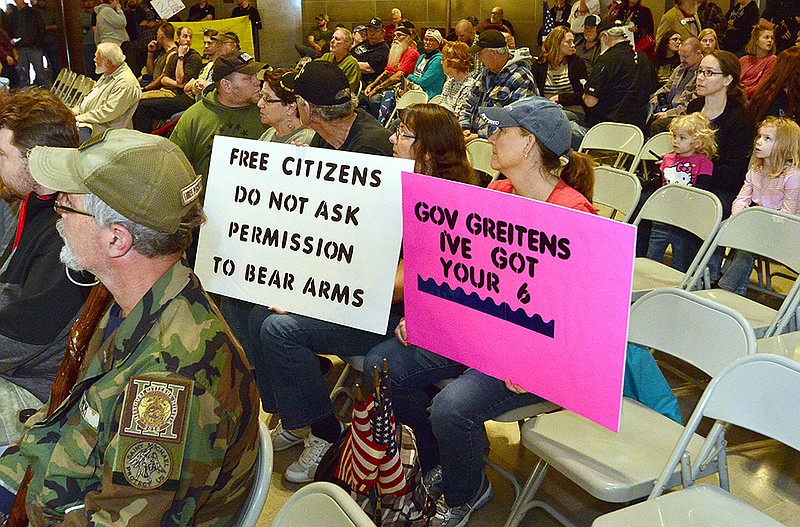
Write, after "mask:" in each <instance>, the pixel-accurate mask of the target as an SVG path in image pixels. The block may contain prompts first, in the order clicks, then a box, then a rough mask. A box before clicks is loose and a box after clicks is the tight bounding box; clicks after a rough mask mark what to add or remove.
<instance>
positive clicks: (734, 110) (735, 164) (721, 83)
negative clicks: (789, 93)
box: [686, 50, 756, 280]
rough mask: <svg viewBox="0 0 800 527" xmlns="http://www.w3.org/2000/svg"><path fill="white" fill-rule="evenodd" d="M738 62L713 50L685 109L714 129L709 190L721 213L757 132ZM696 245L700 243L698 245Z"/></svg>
mask: <svg viewBox="0 0 800 527" xmlns="http://www.w3.org/2000/svg"><path fill="white" fill-rule="evenodd" d="M741 72H742V70H741V65H740V64H739V59H737V58H736V55H734V54H733V53H730V52H728V51H721V50H716V51H712V52H711V53H709V54H708V55H706V56H705V57H703V60H701V61H700V66H698V68H697V98H696V99H695V100H693V101H692V102H690V103H689V105H688V106H687V107H686V113H687V114H690V113H694V112H701V113H702V114H703V115H705V116H706V117H707V118H708V119H709V121H711V128H713V129H714V130H716V132H717V155H716V156H715V157H714V158H713V159H712V161H713V162H714V170H713V172H712V174H711V185H710V187H709V190H710V191H711V192H713V193H714V194H715V195H716V196H717V197H718V198H719V200H720V202H721V203H722V217H723V218H727V217H728V216H730V214H731V204H732V203H733V200H734V198H736V195H737V194H738V193H739V189H741V188H742V185H743V184H744V176H745V174H746V173H747V166H748V163H749V161H750V157H749V154H750V149H751V147H752V144H753V139H754V138H755V135H756V127H755V123H754V122H753V119H752V117H750V114H749V113H748V112H747V109H746V108H745V107H744V104H743V103H742V100H743V98H744V96H743V94H742V90H741V89H740V88H739V78H740V75H741ZM698 247H699V246H698ZM721 264H722V254H718V255H715V256H714V258H712V259H711V262H710V263H709V266H710V268H711V278H712V280H717V279H719V275H720V265H721Z"/></svg>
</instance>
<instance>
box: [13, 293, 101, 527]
mask: <svg viewBox="0 0 800 527" xmlns="http://www.w3.org/2000/svg"><path fill="white" fill-rule="evenodd" d="M110 299H111V293H109V292H108V289H106V288H105V286H104V285H103V284H98V285H96V286H94V288H92V292H91V293H89V297H88V298H87V299H86V304H85V305H84V306H83V312H81V316H80V317H78V320H77V321H76V322H75V325H74V326H72V330H70V332H69V340H67V349H66V351H64V358H63V359H62V360H61V366H60V367H59V368H58V373H56V378H55V380H54V381H53V386H52V388H50V404H49V406H48V407H47V415H48V417H49V416H50V415H52V414H53V412H55V411H56V408H58V407H59V406H61V403H62V402H64V400H65V399H66V398H67V396H69V393H70V391H71V390H72V387H73V386H75V381H76V380H77V379H78V372H79V371H80V369H81V364H82V363H83V358H84V356H85V355H86V348H88V347H89V341H91V339H92V335H94V332H95V330H96V329H97V325H98V324H99V323H100V319H101V318H102V317H103V313H105V311H106V308H107V307H108V302H109V300H110ZM32 477H33V468H32V467H30V466H29V467H28V470H27V471H26V472H25V478H24V479H23V480H22V483H21V484H20V486H19V490H18V491H17V496H16V498H14V504H13V505H12V506H11V512H10V513H9V515H8V519H7V520H6V527H25V526H26V525H28V514H27V511H26V510H25V502H26V498H27V495H28V484H29V483H30V481H31V478H32Z"/></svg>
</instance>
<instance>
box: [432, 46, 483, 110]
mask: <svg viewBox="0 0 800 527" xmlns="http://www.w3.org/2000/svg"><path fill="white" fill-rule="evenodd" d="M472 68H473V62H472V55H471V54H470V52H469V46H467V45H466V44H464V43H463V42H459V41H456V42H449V41H448V42H445V43H444V46H442V69H443V70H444V74H445V76H446V77H447V80H445V81H444V86H443V87H442V100H441V101H440V102H439V104H441V105H442V106H444V107H445V108H447V109H448V110H450V111H451V112H453V113H454V114H456V115H461V112H462V110H464V107H465V106H466V105H467V99H469V95H470V92H471V91H472V87H473V86H475V83H476V82H477V81H478V77H477V76H476V75H471V73H472Z"/></svg>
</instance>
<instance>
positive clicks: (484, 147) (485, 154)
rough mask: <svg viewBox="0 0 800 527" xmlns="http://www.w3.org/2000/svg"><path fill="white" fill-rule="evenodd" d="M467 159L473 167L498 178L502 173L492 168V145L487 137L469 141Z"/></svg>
mask: <svg viewBox="0 0 800 527" xmlns="http://www.w3.org/2000/svg"><path fill="white" fill-rule="evenodd" d="M467 159H469V162H470V164H471V165H472V168H474V169H475V170H480V171H481V172H485V173H486V174H489V175H490V176H492V179H494V178H496V177H497V175H498V174H499V173H500V172H499V171H497V170H495V169H494V168H492V145H490V144H489V141H487V140H486V139H475V140H473V141H470V142H469V143H467Z"/></svg>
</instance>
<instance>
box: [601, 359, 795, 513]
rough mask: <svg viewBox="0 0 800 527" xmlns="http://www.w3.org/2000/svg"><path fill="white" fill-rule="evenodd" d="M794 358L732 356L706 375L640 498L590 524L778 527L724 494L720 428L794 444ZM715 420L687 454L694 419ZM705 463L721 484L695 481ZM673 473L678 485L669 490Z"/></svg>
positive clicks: (697, 421) (723, 446)
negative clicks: (731, 427) (648, 490)
mask: <svg viewBox="0 0 800 527" xmlns="http://www.w3.org/2000/svg"><path fill="white" fill-rule="evenodd" d="M798 405H800V363H798V362H796V361H793V360H791V359H787V358H786V357H778V356H775V355H754V356H751V357H745V358H743V359H739V360H738V361H736V362H735V363H734V364H732V365H730V366H728V367H727V368H726V369H725V370H723V371H722V372H720V373H719V374H718V375H717V376H715V377H714V379H712V381H711V383H710V384H709V385H708V387H707V388H706V390H705V392H704V393H703V397H702V398H701V399H700V402H698V403H697V407H696V408H695V410H694V413H693V414H692V417H691V418H690V419H689V421H688V422H687V424H686V429H685V431H684V433H683V435H682V436H681V438H680V440H679V441H678V444H677V446H676V447H675V449H674V451H673V452H672V455H671V456H670V458H669V461H668V462H667V464H666V466H665V467H664V470H663V471H662V473H661V476H660V477H659V478H658V480H657V481H656V483H655V486H654V488H653V490H652V492H651V493H650V497H649V499H648V500H647V501H645V502H643V503H639V504H636V505H633V506H631V507H627V508H625V509H621V510H619V511H616V512H613V513H610V514H606V515H603V516H601V517H599V518H597V520H595V522H594V523H593V524H592V525H593V527H615V526H629V525H636V526H637V527H638V526H643V527H649V526H658V527H672V526H676V527H677V526H684V525H693V526H709V527H712V526H713V527H733V526H741V527H744V526H751V525H758V526H764V527H769V526H779V525H782V524H781V523H779V522H777V521H775V520H773V519H772V518H770V517H769V516H767V515H766V514H764V513H762V512H760V511H758V510H757V509H754V508H753V507H751V506H750V505H747V504H746V503H744V502H743V501H740V500H738V499H737V498H735V497H734V496H733V495H731V494H730V482H729V478H728V471H727V469H726V467H727V463H726V443H725V429H726V426H727V425H728V424H733V425H736V426H740V427H742V428H746V429H748V430H752V431H754V432H758V433H760V434H763V435H766V436H768V437H771V438H774V439H777V440H778V441H780V442H782V443H784V444H786V445H787V446H790V447H792V448H794V449H795V450H798V449H800V413H798V412H797V411H796V409H797V407H798ZM704 417H707V418H710V419H714V420H716V422H715V424H714V426H713V427H712V429H711V432H709V434H708V436H707V437H706V439H705V442H704V444H703V447H702V449H701V450H700V453H699V455H697V456H694V455H692V456H690V455H689V450H690V448H689V443H690V442H691V441H692V440H693V439H694V435H695V432H696V430H697V427H698V425H699V424H700V420H701V419H702V418H704ZM704 465H716V466H717V467H718V468H719V475H720V487H721V488H720V487H717V486H715V485H710V484H699V485H698V484H695V481H696V480H697V479H698V478H699V477H700V475H701V472H702V467H703V466H704ZM676 471H680V473H681V475H682V477H683V480H684V482H683V489H681V490H678V491H675V492H672V493H669V494H664V495H662V494H663V493H664V491H666V490H668V489H669V488H671V486H672V485H671V484H670V482H671V480H672V478H673V476H674V474H675V472H676Z"/></svg>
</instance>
